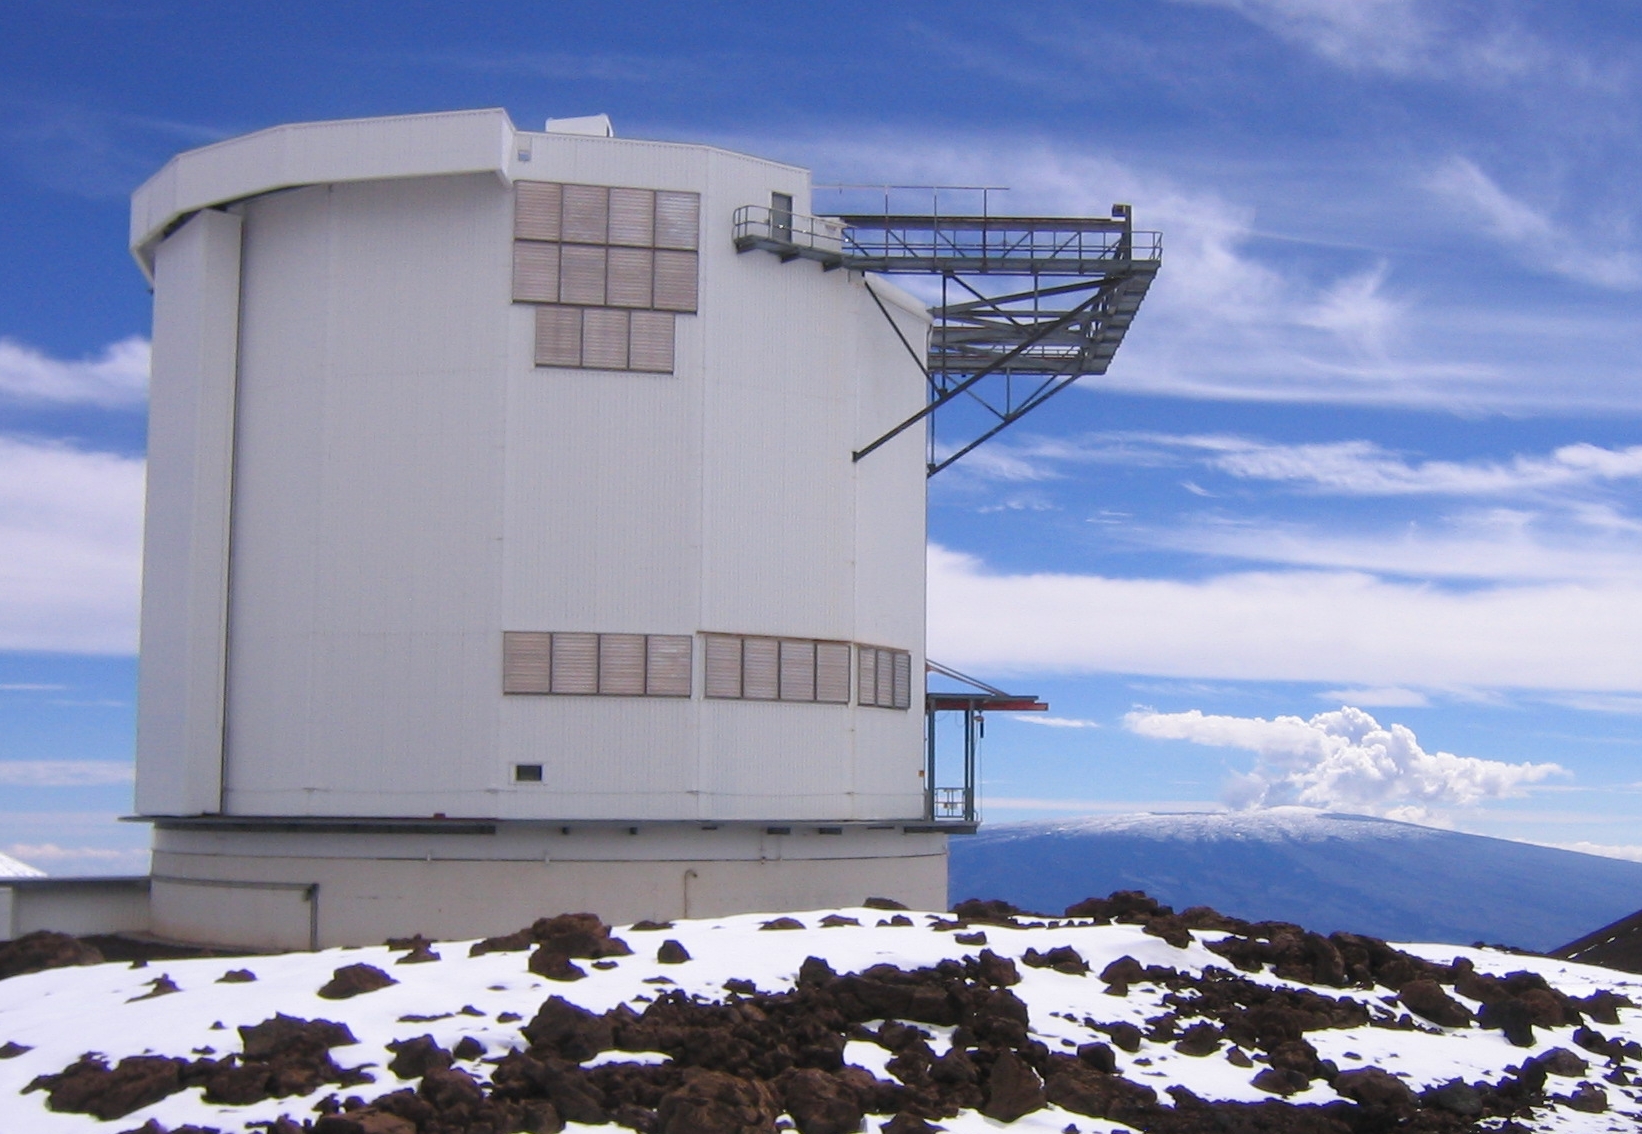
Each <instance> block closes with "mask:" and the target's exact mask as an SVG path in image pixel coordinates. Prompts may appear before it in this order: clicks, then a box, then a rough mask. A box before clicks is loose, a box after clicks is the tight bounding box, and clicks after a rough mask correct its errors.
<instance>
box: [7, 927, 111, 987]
mask: <svg viewBox="0 0 1642 1134" xmlns="http://www.w3.org/2000/svg"><path fill="white" fill-rule="evenodd" d="M102 960H103V955H102V953H100V952H98V950H97V948H96V946H94V945H89V944H87V943H86V942H84V941H81V940H79V939H78V938H74V937H70V936H69V935H68V934H66V933H53V932H52V931H51V930H49V929H41V930H37V931H36V932H34V933H25V934H24V935H23V936H21V937H19V938H17V939H16V940H15V941H10V942H7V943H6V944H4V945H0V980H4V979H6V978H7V977H14V976H22V975H23V974H24V973H39V972H44V971H45V970H47V969H62V968H67V967H69V966H70V965H97V964H101V963H102Z"/></svg>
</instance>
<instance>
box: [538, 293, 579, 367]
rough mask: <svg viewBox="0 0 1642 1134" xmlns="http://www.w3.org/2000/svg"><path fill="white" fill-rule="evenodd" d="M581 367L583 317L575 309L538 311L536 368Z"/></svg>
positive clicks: (542, 309) (544, 309)
mask: <svg viewBox="0 0 1642 1134" xmlns="http://www.w3.org/2000/svg"><path fill="white" fill-rule="evenodd" d="M581 364H582V313H581V311H580V310H579V309H578V308H575V307H538V308H536V365H537V366H580V365H581Z"/></svg>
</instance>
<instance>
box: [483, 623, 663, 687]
mask: <svg viewBox="0 0 1642 1134" xmlns="http://www.w3.org/2000/svg"><path fill="white" fill-rule="evenodd" d="M692 641H693V639H691V637H690V635H688V634H593V633H586V632H576V631H563V630H559V631H546V630H543V631H522V630H509V631H506V632H505V633H503V634H502V692H503V693H559V694H570V695H581V696H592V695H603V696H609V697H688V696H690V690H691V670H690V658H691V645H692Z"/></svg>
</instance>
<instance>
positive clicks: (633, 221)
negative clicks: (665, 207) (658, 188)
mask: <svg viewBox="0 0 1642 1134" xmlns="http://www.w3.org/2000/svg"><path fill="white" fill-rule="evenodd" d="M655 213H656V195H655V193H654V192H653V191H651V190H649V189H612V190H610V243H612V244H625V245H629V246H631V247H634V248H649V247H650V246H651V244H652V242H653V239H654V236H655V231H656V225H655Z"/></svg>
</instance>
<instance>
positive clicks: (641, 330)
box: [627, 311, 673, 374]
mask: <svg viewBox="0 0 1642 1134" xmlns="http://www.w3.org/2000/svg"><path fill="white" fill-rule="evenodd" d="M627 341H628V344H629V345H628V351H627V366H628V368H629V369H631V370H648V371H650V372H652V373H655V374H671V373H672V372H673V313H672V312H671V311H635V312H633V317H632V321H631V323H630V324H629V332H628V340H627Z"/></svg>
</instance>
